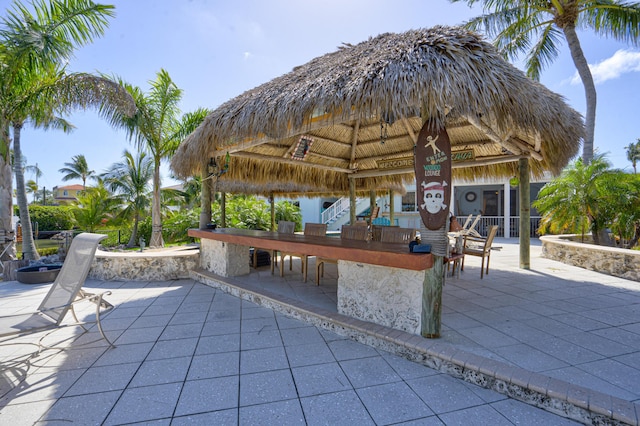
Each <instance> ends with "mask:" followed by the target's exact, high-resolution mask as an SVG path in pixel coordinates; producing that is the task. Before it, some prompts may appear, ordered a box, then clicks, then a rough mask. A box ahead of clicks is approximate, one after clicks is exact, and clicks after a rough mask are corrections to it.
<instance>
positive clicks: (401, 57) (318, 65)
mask: <svg viewBox="0 0 640 426" xmlns="http://www.w3.org/2000/svg"><path fill="white" fill-rule="evenodd" d="M426 119H431V120H432V121H433V123H435V125H436V126H445V127H446V129H447V131H448V133H449V138H450V140H451V146H452V151H453V153H454V154H455V153H456V152H466V153H467V157H468V156H469V153H471V155H472V159H467V160H463V161H460V162H454V163H453V168H454V177H457V178H463V179H473V178H476V177H509V176H514V175H515V174H516V173H517V168H518V159H519V158H522V157H528V158H531V159H532V160H534V161H531V172H532V175H533V176H535V177H540V176H542V174H543V173H544V172H545V171H551V172H553V173H558V172H559V171H560V170H561V169H562V168H563V167H564V166H565V165H566V164H567V162H568V161H569V160H570V159H571V158H572V157H573V156H575V155H576V154H577V152H578V150H579V148H580V140H581V137H582V135H583V121H582V117H581V116H580V114H579V113H577V112H576V111H574V110H573V109H572V108H570V107H569V106H567V104H566V103H565V101H564V99H563V98H562V97H561V96H560V95H558V94H556V93H553V92H551V91H550V90H548V89H547V88H546V87H544V86H543V85H541V84H539V83H537V82H535V81H532V80H530V79H529V78H527V77H526V76H525V75H524V73H523V72H521V71H520V70H518V69H517V68H515V67H514V66H512V65H511V64H509V63H508V62H506V61H505V60H503V59H502V57H501V56H500V55H499V54H498V52H497V51H496V50H495V48H494V47H493V46H492V45H491V44H489V43H487V42H486V41H484V40H483V39H482V37H481V36H479V35H477V34H475V33H473V32H470V31H467V30H465V29H462V28H459V27H445V26H437V27H434V28H430V29H420V30H412V31H408V32H405V33H402V34H392V33H386V34H381V35H379V36H377V37H374V38H370V39H369V40H367V41H365V42H362V43H359V44H357V45H354V46H352V45H345V46H342V47H341V48H339V49H338V50H337V51H335V52H333V53H329V54H326V55H324V56H320V57H318V58H316V59H313V60H311V61H310V62H308V63H306V64H304V65H302V66H299V67H296V68H295V69H293V71H291V72H289V73H287V74H285V75H282V76H280V77H278V78H275V79H273V80H271V81H269V82H267V83H265V84H262V85H261V86H258V87H256V88H254V89H252V90H249V91H247V92H245V93H243V94H241V95H240V96H238V97H236V98H234V99H231V100H229V101H227V102H225V103H224V104H222V105H221V106H220V107H218V108H217V109H215V110H214V111H213V112H212V113H211V114H210V115H209V116H207V118H206V119H205V121H204V122H203V123H202V124H201V125H200V126H199V127H198V129H196V130H195V131H194V132H193V133H192V134H191V135H190V136H189V137H188V138H187V139H186V140H185V141H183V143H182V144H181V146H180V147H179V149H178V151H177V152H176V154H175V156H174V157H173V159H172V161H171V167H172V169H173V171H174V172H175V173H176V174H177V175H178V176H182V177H187V176H190V175H196V174H200V173H201V172H202V170H203V167H205V165H206V159H208V158H210V157H223V156H225V155H226V153H230V155H231V162H230V167H229V172H228V173H227V174H225V175H223V177H222V179H221V182H223V181H224V180H225V179H229V180H233V181H239V182H247V183H249V182H250V183H251V185H253V188H254V189H255V188H259V187H260V185H265V184H267V183H268V184H270V185H273V184H276V183H278V182H280V183H285V182H297V183H300V184H304V185H308V184H311V185H314V186H316V187H317V188H319V189H321V190H322V191H328V192H343V193H344V192H347V191H348V188H349V180H350V179H355V184H356V188H357V190H361V191H363V190H366V189H380V188H381V187H384V186H385V185H387V186H389V187H397V186H398V185H402V184H403V183H407V182H415V180H414V179H415V178H414V174H413V166H411V165H409V163H407V161H406V159H408V158H410V157H412V156H413V147H414V145H415V142H416V138H417V135H418V133H419V131H420V129H421V127H422V124H423V122H424V121H425V120H426ZM301 137H304V138H306V139H308V140H309V141H311V143H310V145H309V144H308V150H307V151H306V155H304V156H302V158H300V159H296V158H295V154H296V150H298V153H300V152H304V150H303V149H301V147H300V141H301ZM394 159H396V160H398V159H399V161H395V162H394V161H389V160H394Z"/></svg>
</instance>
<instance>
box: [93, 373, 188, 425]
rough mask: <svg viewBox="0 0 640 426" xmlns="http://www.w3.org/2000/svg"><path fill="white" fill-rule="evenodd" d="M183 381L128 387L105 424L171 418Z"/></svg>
mask: <svg viewBox="0 0 640 426" xmlns="http://www.w3.org/2000/svg"><path fill="white" fill-rule="evenodd" d="M181 388H182V383H169V384H164V385H156V386H144V387H140V388H129V389H126V390H125V391H124V392H123V393H122V396H121V397H120V399H119V400H118V402H117V403H116V405H115V406H114V407H113V410H112V411H111V413H110V414H109V416H108V417H107V420H106V421H105V422H104V424H105V425H119V424H123V423H135V422H150V421H153V420H161V419H170V418H171V416H172V415H173V410H174V409H175V406H176V402H177V401H178V397H179V396H180V389H181Z"/></svg>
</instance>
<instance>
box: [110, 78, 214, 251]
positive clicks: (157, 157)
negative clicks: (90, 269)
mask: <svg viewBox="0 0 640 426" xmlns="http://www.w3.org/2000/svg"><path fill="white" fill-rule="evenodd" d="M120 84H121V85H123V87H125V88H126V89H127V91H128V92H129V93H130V94H131V96H132V97H133V99H134V100H135V103H136V107H137V112H136V114H135V115H134V116H133V117H125V116H119V115H117V114H114V116H113V117H112V119H111V121H112V123H119V125H120V126H122V127H124V128H125V129H126V131H127V133H128V136H129V138H130V139H132V140H133V141H134V143H135V145H136V146H137V147H138V148H139V149H143V150H144V151H146V152H147V153H149V154H150V156H151V159H152V160H153V169H154V170H153V201H152V206H151V223H152V227H151V229H152V231H151V241H149V247H162V246H164V241H163V238H162V211H161V203H160V200H161V195H160V164H161V162H162V161H163V160H164V159H167V158H169V157H170V156H171V155H172V154H173V153H174V152H175V150H176V149H177V147H178V144H179V143H180V142H181V141H182V139H184V138H185V137H186V136H187V135H188V134H189V133H191V132H192V131H193V130H195V128H196V127H197V126H198V125H199V124H200V123H201V122H202V120H203V119H204V117H205V116H206V112H207V111H206V110H205V109H198V110H197V111H195V112H193V113H189V114H185V115H183V116H182V117H179V114H180V109H179V108H178V104H179V103H180V100H181V99H182V90H181V89H179V88H178V87H177V86H176V84H175V83H174V82H173V81H172V80H171V77H170V76H169V73H168V72H167V71H165V70H164V69H161V70H160V71H159V72H158V73H157V75H156V79H155V80H153V81H150V82H149V84H150V85H151V89H150V91H149V93H147V94H145V93H143V92H142V90H141V89H140V88H139V87H135V86H132V85H130V84H128V83H126V82H124V81H122V80H121V81H120Z"/></svg>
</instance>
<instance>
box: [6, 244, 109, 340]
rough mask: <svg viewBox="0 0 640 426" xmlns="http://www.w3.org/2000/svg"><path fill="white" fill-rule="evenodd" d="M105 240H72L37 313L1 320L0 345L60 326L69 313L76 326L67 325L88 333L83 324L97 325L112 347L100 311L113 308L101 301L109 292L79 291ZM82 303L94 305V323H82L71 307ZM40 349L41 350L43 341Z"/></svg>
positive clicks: (12, 316)
mask: <svg viewBox="0 0 640 426" xmlns="http://www.w3.org/2000/svg"><path fill="white" fill-rule="evenodd" d="M104 238H106V235H100V234H90V233H82V234H80V235H78V236H77V237H75V238H74V239H73V241H72V242H71V247H69V251H68V253H67V257H66V259H65V261H64V263H63V265H62V268H61V269H60V272H59V273H58V276H57V277H56V280H55V281H54V282H53V284H52V285H51V289H49V292H48V293H47V295H46V296H45V298H44V300H43V301H42V303H40V306H38V309H37V311H36V312H31V313H24V314H17V315H10V316H2V317H0V345H1V344H4V343H6V342H7V341H9V340H11V339H13V338H15V337H19V336H23V335H27V334H32V333H38V332H41V331H46V330H54V329H56V328H60V327H63V326H64V325H62V321H63V320H64V317H65V316H66V314H67V312H68V311H69V310H70V311H71V314H72V315H73V317H74V319H75V323H71V324H69V325H79V326H80V327H82V328H83V329H84V330H85V331H88V329H87V328H86V327H85V325H86V324H92V323H96V324H97V326H98V330H99V331H100V334H101V335H102V338H103V339H104V340H106V341H107V343H109V345H110V346H112V347H115V345H114V344H113V343H111V341H110V340H109V339H107V337H106V336H105V334H104V331H103V330H102V324H101V323H100V308H106V309H110V308H113V305H111V304H110V303H109V302H107V301H105V300H104V299H103V296H104V295H105V294H107V295H108V294H111V292H110V291H107V292H104V293H100V294H92V293H87V292H85V291H83V290H82V285H83V284H84V282H85V280H86V279H87V275H88V274H89V269H90V268H91V262H92V261H93V258H94V256H95V253H96V249H97V248H98V244H99V242H100V241H101V240H103V239H104ZM83 301H89V302H93V303H95V305H96V317H95V321H91V322H87V323H83V322H80V321H79V320H78V317H77V316H76V313H75V311H74V308H73V306H74V305H75V304H76V303H79V302H83ZM43 338H44V336H43ZM39 346H40V348H42V347H43V346H42V339H40V342H39Z"/></svg>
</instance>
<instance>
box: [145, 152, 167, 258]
mask: <svg viewBox="0 0 640 426" xmlns="http://www.w3.org/2000/svg"><path fill="white" fill-rule="evenodd" d="M160 215H161V211H160V161H155V168H154V171H153V204H152V206H151V241H149V247H154V248H158V247H164V241H163V239H162V216H160Z"/></svg>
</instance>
